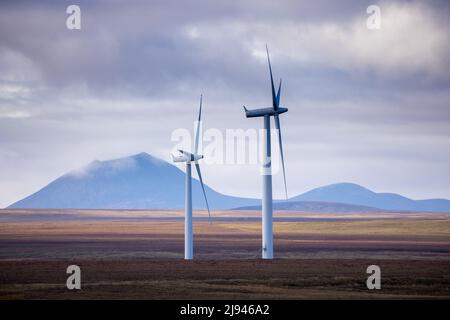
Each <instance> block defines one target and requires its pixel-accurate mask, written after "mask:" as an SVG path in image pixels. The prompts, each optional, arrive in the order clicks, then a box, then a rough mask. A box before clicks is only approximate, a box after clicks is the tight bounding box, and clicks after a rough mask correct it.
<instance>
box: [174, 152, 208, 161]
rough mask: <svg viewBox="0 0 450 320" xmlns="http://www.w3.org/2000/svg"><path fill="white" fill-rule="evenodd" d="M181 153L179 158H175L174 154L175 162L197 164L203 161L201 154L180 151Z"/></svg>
mask: <svg viewBox="0 0 450 320" xmlns="http://www.w3.org/2000/svg"><path fill="white" fill-rule="evenodd" d="M178 152H179V153H180V155H179V156H174V155H173V154H172V160H173V162H187V163H190V162H197V161H198V160H200V159H203V155H201V154H193V153H190V152H187V151H184V150H178Z"/></svg>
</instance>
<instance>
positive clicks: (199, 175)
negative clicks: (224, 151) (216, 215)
mask: <svg viewBox="0 0 450 320" xmlns="http://www.w3.org/2000/svg"><path fill="white" fill-rule="evenodd" d="M195 169H197V174H198V178H199V179H200V184H201V185H202V190H203V196H204V197H205V202H206V208H207V209H208V216H209V221H210V222H211V212H210V211H209V204H208V199H207V198H206V192H205V186H204V185H203V179H202V173H201V172H200V165H199V164H198V163H195Z"/></svg>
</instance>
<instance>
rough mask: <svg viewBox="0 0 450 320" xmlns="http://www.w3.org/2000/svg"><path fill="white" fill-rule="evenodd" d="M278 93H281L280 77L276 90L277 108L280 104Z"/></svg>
mask: <svg viewBox="0 0 450 320" xmlns="http://www.w3.org/2000/svg"><path fill="white" fill-rule="evenodd" d="M280 93H281V79H280V84H279V85H278V92H277V109H278V107H279V106H280Z"/></svg>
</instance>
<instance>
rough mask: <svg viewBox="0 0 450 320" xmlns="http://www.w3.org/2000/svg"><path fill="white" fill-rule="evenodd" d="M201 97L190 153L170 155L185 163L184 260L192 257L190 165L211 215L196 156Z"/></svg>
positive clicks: (200, 157)
mask: <svg viewBox="0 0 450 320" xmlns="http://www.w3.org/2000/svg"><path fill="white" fill-rule="evenodd" d="M202 98H203V97H202V95H201V96H200V110H199V112H198V121H197V128H196V131H195V142H194V146H193V150H192V153H190V152H187V151H184V150H178V152H179V153H180V155H179V156H177V157H175V156H174V155H172V159H173V161H174V162H185V163H186V190H185V208H184V212H185V213H184V214H185V216H184V259H185V260H192V259H193V256H194V245H193V234H192V173H191V164H192V163H194V165H195V169H196V170H197V174H198V178H199V180H200V184H201V186H202V190H203V196H204V197H205V202H206V208H207V209H208V215H209V218H210V219H211V213H210V211H209V205H208V199H207V198H206V192H205V186H204V185H203V179H202V174H201V172H200V165H199V164H198V160H200V159H203V155H200V154H198V145H199V139H200V121H201V117H202Z"/></svg>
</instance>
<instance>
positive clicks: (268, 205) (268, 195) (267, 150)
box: [244, 45, 288, 259]
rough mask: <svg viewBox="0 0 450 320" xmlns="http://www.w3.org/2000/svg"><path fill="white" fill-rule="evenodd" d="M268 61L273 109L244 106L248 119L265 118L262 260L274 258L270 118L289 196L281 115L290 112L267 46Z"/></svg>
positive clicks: (285, 189) (285, 188) (285, 190)
mask: <svg viewBox="0 0 450 320" xmlns="http://www.w3.org/2000/svg"><path fill="white" fill-rule="evenodd" d="M266 52H267V61H268V63H269V72H270V82H271V85H272V107H268V108H260V109H254V110H247V108H246V107H245V106H244V110H245V115H246V117H247V118H254V117H264V135H265V139H264V144H263V163H262V172H261V174H262V177H263V190H262V191H263V194H262V258H263V259H272V258H273V223H272V220H273V219H272V217H273V208H272V207H273V206H272V205H273V200H272V161H271V147H270V117H271V116H273V117H274V119H275V128H276V129H277V132H278V144H279V147H280V153H281V164H282V168H283V179H284V192H285V195H286V200H287V198H288V196H287V186H286V173H285V169H284V156H283V143H282V140H281V127H280V118H279V115H280V114H282V113H285V112H287V111H288V109H287V108H284V107H280V92H281V79H280V84H279V86H278V92H277V94H275V87H274V85H273V76H272V66H271V65H270V57H269V49H268V48H267V45H266Z"/></svg>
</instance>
